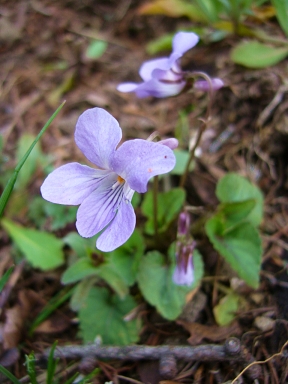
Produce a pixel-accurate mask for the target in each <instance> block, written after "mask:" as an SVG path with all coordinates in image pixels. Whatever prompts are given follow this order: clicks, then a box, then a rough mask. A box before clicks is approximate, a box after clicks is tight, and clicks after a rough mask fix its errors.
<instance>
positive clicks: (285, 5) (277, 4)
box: [272, 0, 288, 36]
mask: <svg viewBox="0 0 288 384" xmlns="http://www.w3.org/2000/svg"><path fill="white" fill-rule="evenodd" d="M272 4H273V5H274V8H275V11H276V17H277V19H278V21H279V24H280V25H281V27H282V29H283V31H284V32H285V34H286V35H287V36H288V1H287V0H272Z"/></svg>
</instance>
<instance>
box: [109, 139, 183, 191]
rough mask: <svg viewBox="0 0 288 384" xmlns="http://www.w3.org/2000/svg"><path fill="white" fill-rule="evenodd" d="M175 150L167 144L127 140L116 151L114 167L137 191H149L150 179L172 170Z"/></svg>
mask: <svg viewBox="0 0 288 384" xmlns="http://www.w3.org/2000/svg"><path fill="white" fill-rule="evenodd" d="M175 162H176V160H175V156H174V153H173V151H172V150H171V149H170V148H168V147H167V146H165V145H160V144H157V143H153V142H149V141H146V140H141V139H135V140H130V141H126V142H125V143H123V144H122V145H121V146H120V147H119V148H118V149H117V151H116V152H115V155H114V158H113V160H112V162H111V165H112V169H113V170H114V172H116V173H117V174H118V175H120V176H121V177H122V178H123V179H125V180H126V181H127V183H128V184H129V186H130V188H132V189H134V190H135V191H137V192H140V193H143V192H146V191H147V183H148V180H149V179H150V178H151V177H153V176H155V175H161V174H163V173H167V172H169V171H171V169H173V168H174V166H175Z"/></svg>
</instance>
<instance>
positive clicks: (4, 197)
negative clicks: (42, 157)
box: [0, 101, 65, 217]
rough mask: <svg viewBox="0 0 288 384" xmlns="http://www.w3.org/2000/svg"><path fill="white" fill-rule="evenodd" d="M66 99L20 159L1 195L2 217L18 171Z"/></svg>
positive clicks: (0, 212)
mask: <svg viewBox="0 0 288 384" xmlns="http://www.w3.org/2000/svg"><path fill="white" fill-rule="evenodd" d="M64 104H65V101H64V102H63V103H62V104H61V105H60V106H59V107H58V108H57V109H56V111H55V112H54V113H53V115H52V116H51V117H50V119H49V120H48V121H47V123H46V124H45V125H44V127H43V128H42V129H41V131H40V132H39V133H38V135H37V137H36V139H35V140H34V141H33V143H32V144H31V146H30V148H29V149H28V151H27V152H26V153H25V155H24V156H23V158H22V159H21V160H20V161H19V163H18V164H17V165H16V167H15V169H14V173H13V175H12V176H11V178H10V179H9V181H8V183H7V184H6V187H5V188H4V191H3V193H2V195H1V197H0V217H1V216H2V214H3V211H4V209H5V207H6V205H7V203H8V200H9V198H10V195H11V193H12V191H13V188H14V185H15V183H16V180H17V177H18V173H19V171H20V169H21V168H22V167H23V165H24V163H25V161H26V160H27V158H28V156H29V155H30V153H31V151H32V149H33V148H34V147H35V145H36V143H37V142H38V141H39V140H40V138H41V136H42V135H43V133H44V132H45V131H46V129H47V128H48V127H49V125H50V124H51V123H52V121H53V120H54V119H55V117H56V116H57V115H58V113H59V112H60V110H61V109H62V107H63V106H64Z"/></svg>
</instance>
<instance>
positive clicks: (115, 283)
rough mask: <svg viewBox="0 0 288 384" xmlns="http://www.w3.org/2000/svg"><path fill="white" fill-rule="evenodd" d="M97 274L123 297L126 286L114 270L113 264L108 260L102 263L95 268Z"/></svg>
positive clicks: (126, 289) (126, 291)
mask: <svg viewBox="0 0 288 384" xmlns="http://www.w3.org/2000/svg"><path fill="white" fill-rule="evenodd" d="M97 276H99V277H101V278H102V279H103V280H104V281H106V283H107V284H109V285H110V287H111V288H113V289H114V291H115V292H116V293H117V294H118V295H119V297H120V298H121V299H124V298H125V296H126V295H127V294H128V286H127V284H126V283H125V281H123V279H122V277H121V276H119V274H118V272H117V271H115V270H114V266H113V265H111V263H110V262H109V260H108V263H103V264H101V265H99V267H98V268H97Z"/></svg>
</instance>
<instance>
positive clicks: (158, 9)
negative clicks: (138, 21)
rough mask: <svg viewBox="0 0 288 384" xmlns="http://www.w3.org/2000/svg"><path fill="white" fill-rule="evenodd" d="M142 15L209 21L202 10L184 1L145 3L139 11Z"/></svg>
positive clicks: (172, 0) (161, 0)
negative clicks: (183, 17)
mask: <svg viewBox="0 0 288 384" xmlns="http://www.w3.org/2000/svg"><path fill="white" fill-rule="evenodd" d="M139 12H140V14H142V15H159V14H160V15H165V16H170V17H180V16H187V17H189V18H190V19H191V20H193V21H207V19H206V15H205V14H204V13H203V12H202V10H201V9H199V7H198V6H197V5H195V4H191V2H190V3H189V2H187V1H184V0H154V1H153V2H152V1H150V2H148V3H145V4H144V5H143V6H141V7H140V10H139Z"/></svg>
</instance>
